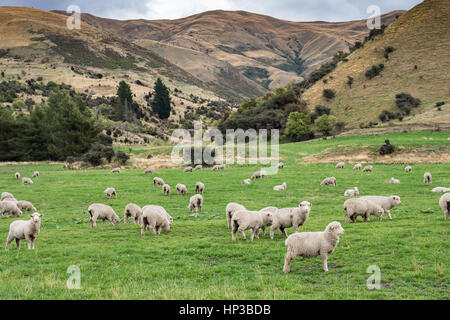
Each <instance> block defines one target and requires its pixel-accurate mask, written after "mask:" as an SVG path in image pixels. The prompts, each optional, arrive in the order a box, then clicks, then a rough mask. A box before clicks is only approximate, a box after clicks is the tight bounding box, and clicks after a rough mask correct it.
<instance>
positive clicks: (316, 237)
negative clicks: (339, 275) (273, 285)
mask: <svg viewBox="0 0 450 320" xmlns="http://www.w3.org/2000/svg"><path fill="white" fill-rule="evenodd" d="M343 233H344V228H342V226H341V224H340V223H339V222H337V221H333V222H331V223H330V224H329V225H328V226H327V227H326V228H325V231H323V232H297V233H294V234H291V235H290V236H289V238H287V239H286V241H285V242H284V243H285V245H286V247H287V253H286V256H285V257H284V267H283V272H285V273H287V272H290V270H291V262H292V261H293V260H294V259H295V258H296V257H298V256H301V257H303V258H312V257H315V256H318V255H320V256H321V257H322V266H323V270H324V271H325V272H328V255H329V254H331V253H333V251H334V249H335V248H336V246H337V245H338V243H339V235H340V234H343Z"/></svg>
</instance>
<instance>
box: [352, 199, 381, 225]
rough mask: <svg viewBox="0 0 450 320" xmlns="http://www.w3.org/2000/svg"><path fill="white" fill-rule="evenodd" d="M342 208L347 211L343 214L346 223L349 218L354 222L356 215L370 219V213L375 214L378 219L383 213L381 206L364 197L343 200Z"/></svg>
mask: <svg viewBox="0 0 450 320" xmlns="http://www.w3.org/2000/svg"><path fill="white" fill-rule="evenodd" d="M344 210H345V211H346V212H347V213H346V215H345V222H346V223H348V222H349V221H350V219H351V220H352V222H356V218H357V217H358V216H362V217H363V219H364V221H370V215H371V214H373V215H376V216H377V217H378V218H379V219H380V220H381V216H382V215H383V213H384V210H383V208H382V207H381V206H379V205H378V204H376V203H375V202H372V201H370V200H364V199H361V198H359V199H355V198H352V199H348V200H347V201H345V202H344Z"/></svg>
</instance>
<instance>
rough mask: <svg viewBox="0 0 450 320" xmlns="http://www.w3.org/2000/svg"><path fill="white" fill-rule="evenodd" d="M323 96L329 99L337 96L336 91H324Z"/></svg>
mask: <svg viewBox="0 0 450 320" xmlns="http://www.w3.org/2000/svg"><path fill="white" fill-rule="evenodd" d="M322 94H323V96H324V97H325V98H327V99H333V98H334V97H335V96H336V91H334V90H333V89H324V90H323V92H322Z"/></svg>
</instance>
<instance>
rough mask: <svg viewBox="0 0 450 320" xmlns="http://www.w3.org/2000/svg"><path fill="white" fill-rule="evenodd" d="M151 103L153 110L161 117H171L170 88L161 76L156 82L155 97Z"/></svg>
mask: <svg viewBox="0 0 450 320" xmlns="http://www.w3.org/2000/svg"><path fill="white" fill-rule="evenodd" d="M151 105H152V110H153V111H154V112H155V113H157V114H158V117H159V118H160V119H167V118H169V116H170V110H171V108H172V106H171V101H170V95H169V89H168V88H167V87H166V86H165V84H164V83H163V82H162V80H161V79H160V78H158V80H156V82H155V87H154V97H153V101H152V104H151Z"/></svg>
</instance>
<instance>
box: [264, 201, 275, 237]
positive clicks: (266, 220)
mask: <svg viewBox="0 0 450 320" xmlns="http://www.w3.org/2000/svg"><path fill="white" fill-rule="evenodd" d="M277 210H278V208H277V207H265V208H263V209H261V210H259V212H260V213H261V214H263V215H264V213H265V212H270V213H271V214H272V215H271V216H270V217H268V216H263V222H264V225H263V226H262V227H261V229H262V231H263V236H265V235H266V227H267V226H270V225H272V222H273V215H274V214H275V213H276V212H277Z"/></svg>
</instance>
